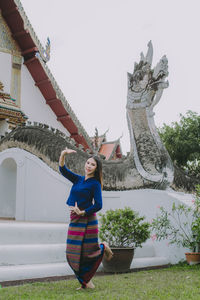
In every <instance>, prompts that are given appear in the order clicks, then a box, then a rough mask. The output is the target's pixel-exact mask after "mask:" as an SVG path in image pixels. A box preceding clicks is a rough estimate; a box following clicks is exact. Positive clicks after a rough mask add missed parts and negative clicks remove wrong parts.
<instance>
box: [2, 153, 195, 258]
mask: <svg viewBox="0 0 200 300" xmlns="http://www.w3.org/2000/svg"><path fill="white" fill-rule="evenodd" d="M6 158H13V159H14V160H15V161H16V163H17V190H16V220H26V221H42V222H64V223H68V222H69V210H68V208H67V206H66V204H65V202H66V200H67V197H68V195H69V192H70V188H71V183H70V182H68V181H67V180H66V179H65V178H64V177H63V176H62V175H60V174H59V173H57V172H55V171H53V170H52V169H51V168H49V167H48V166H47V165H46V164H45V163H43V162H42V161H41V160H40V159H39V158H37V157H36V156H34V155H32V154H30V153H28V152H26V151H24V150H21V149H18V148H12V149H7V150H5V151H3V152H1V153H0V165H1V163H2V162H3V161H4V160H5V159H6ZM193 197H194V196H193V195H191V194H184V193H177V192H173V191H172V190H168V191H160V190H150V189H145V190H131V191H119V192H107V191H104V192H103V209H102V211H101V212H102V213H103V212H105V211H106V210H107V209H110V208H112V209H115V208H122V207H125V206H129V207H131V208H133V209H134V210H136V211H138V212H139V213H140V214H141V215H144V216H146V220H147V221H150V222H151V220H152V219H153V218H154V217H155V216H156V214H157V213H158V212H159V207H160V206H164V207H165V208H166V209H171V206H172V203H173V202H175V203H180V202H181V203H185V204H187V205H191V203H192V199H193ZM168 242H169V241H167V240H165V241H162V242H157V241H154V242H153V241H152V240H151V239H149V240H148V241H147V243H151V244H152V243H153V246H154V249H155V253H156V256H162V257H166V258H167V259H168V260H169V261H170V262H171V263H176V262H178V261H180V260H181V259H184V253H185V252H186V249H183V248H178V247H177V246H169V244H168ZM138 251H139V249H137V253H139V252H138Z"/></svg>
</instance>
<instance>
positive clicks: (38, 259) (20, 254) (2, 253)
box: [0, 243, 155, 266]
mask: <svg viewBox="0 0 200 300" xmlns="http://www.w3.org/2000/svg"><path fill="white" fill-rule="evenodd" d="M134 257H135V258H145V257H148V258H150V257H155V250H154V247H153V245H151V244H146V245H144V246H143V247H142V248H137V249H136V250H135V254H134ZM65 260H66V244H64V243H60V244H32V245H31V244H26V245H25V244H22V245H19V244H18V245H11V244H10V245H1V246H0V266H2V265H3V266H5V265H12V264H16V265H18V264H20V265H21V264H23V265H25V264H40V263H57V262H65Z"/></svg>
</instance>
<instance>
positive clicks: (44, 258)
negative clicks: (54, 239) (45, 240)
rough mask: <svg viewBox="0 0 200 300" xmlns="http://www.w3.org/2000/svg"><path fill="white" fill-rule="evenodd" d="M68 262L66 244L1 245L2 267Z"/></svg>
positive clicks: (0, 261)
mask: <svg viewBox="0 0 200 300" xmlns="http://www.w3.org/2000/svg"><path fill="white" fill-rule="evenodd" d="M65 261H66V245H65V244H38V245H35V244H33V245H1V246H0V266H1V265H2V266H6V265H25V264H47V263H60V262H65Z"/></svg>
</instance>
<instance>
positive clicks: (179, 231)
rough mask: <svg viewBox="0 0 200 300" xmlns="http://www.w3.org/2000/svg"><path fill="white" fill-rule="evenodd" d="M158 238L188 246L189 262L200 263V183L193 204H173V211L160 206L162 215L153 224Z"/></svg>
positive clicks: (187, 256) (187, 257)
mask: <svg viewBox="0 0 200 300" xmlns="http://www.w3.org/2000/svg"><path fill="white" fill-rule="evenodd" d="M151 227H152V229H153V230H154V232H155V235H154V237H156V239H157V240H159V241H160V240H163V239H168V240H169V244H177V245H178V246H182V247H184V248H188V249H190V250H191V252H188V253H185V256H186V260H187V262H188V263H189V264H197V263H200V185H197V186H196V197H195V200H193V206H192V207H191V206H186V205H184V204H178V205H176V204H175V203H173V204H172V209H171V211H167V210H166V209H165V208H164V207H160V215H159V216H157V217H156V218H155V219H153V221H152V224H151Z"/></svg>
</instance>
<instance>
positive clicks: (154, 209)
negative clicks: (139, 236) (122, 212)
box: [102, 189, 194, 263]
mask: <svg viewBox="0 0 200 300" xmlns="http://www.w3.org/2000/svg"><path fill="white" fill-rule="evenodd" d="M193 199H194V196H193V195H192V194H184V193H178V192H174V191H173V190H168V191H161V190H153V189H144V190H131V191H121V192H106V191H104V192H103V209H102V213H104V212H105V211H106V210H108V209H115V208H123V207H125V206H127V207H131V208H132V209H134V210H136V211H138V212H139V213H140V214H141V215H143V216H145V217H146V220H147V221H149V222H151V221H152V219H153V218H155V217H156V215H157V214H159V210H160V209H159V207H161V206H163V207H165V208H166V209H167V210H171V208H172V203H173V202H175V203H176V204H178V203H180V202H181V203H184V204H186V205H192V200H193ZM147 243H153V244H154V248H155V254H156V256H164V257H166V258H167V259H168V260H169V261H170V263H177V262H179V261H180V260H181V259H185V252H187V251H186V249H184V248H178V247H177V246H176V245H173V246H172V245H169V241H168V240H164V241H160V242H158V241H156V240H154V241H152V239H151V238H150V239H149V240H148V241H147ZM139 250H140V248H138V249H137V252H139Z"/></svg>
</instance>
